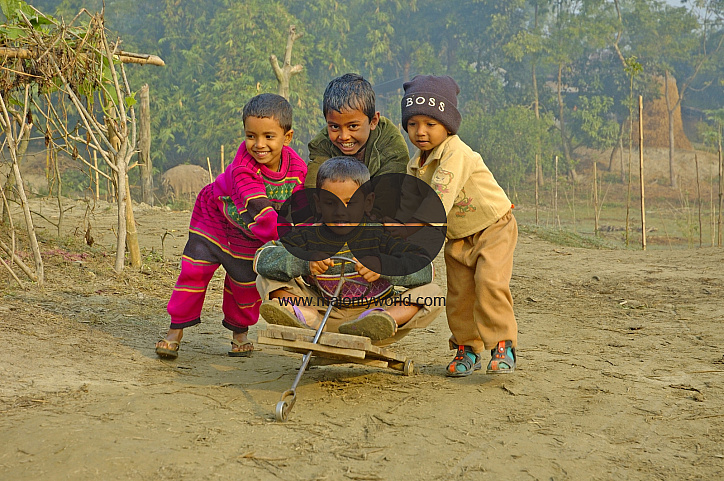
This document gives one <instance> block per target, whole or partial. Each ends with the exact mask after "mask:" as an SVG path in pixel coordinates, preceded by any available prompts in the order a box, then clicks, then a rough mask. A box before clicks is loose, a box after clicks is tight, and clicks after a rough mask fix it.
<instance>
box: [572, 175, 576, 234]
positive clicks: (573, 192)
mask: <svg viewBox="0 0 724 481" xmlns="http://www.w3.org/2000/svg"><path fill="white" fill-rule="evenodd" d="M571 182H572V188H571V208H572V210H573V232H576V177H575V176H574V177H571Z"/></svg>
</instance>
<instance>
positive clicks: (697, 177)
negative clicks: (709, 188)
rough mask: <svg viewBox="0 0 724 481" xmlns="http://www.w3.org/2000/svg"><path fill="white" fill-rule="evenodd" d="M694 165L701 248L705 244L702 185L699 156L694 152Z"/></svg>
mask: <svg viewBox="0 0 724 481" xmlns="http://www.w3.org/2000/svg"><path fill="white" fill-rule="evenodd" d="M694 167H695V168H696V203H697V204H698V205H699V248H701V246H702V244H703V236H704V234H703V232H702V226H701V186H700V185H699V157H698V156H697V155H696V154H694Z"/></svg>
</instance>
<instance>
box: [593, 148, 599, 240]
mask: <svg viewBox="0 0 724 481" xmlns="http://www.w3.org/2000/svg"><path fill="white" fill-rule="evenodd" d="M596 164H597V162H596V161H595V160H594V161H593V235H596V236H597V235H598V172H597V168H596Z"/></svg>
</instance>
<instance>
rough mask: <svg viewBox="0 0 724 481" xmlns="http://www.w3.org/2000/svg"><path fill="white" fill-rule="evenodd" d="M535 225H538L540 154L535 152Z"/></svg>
mask: <svg viewBox="0 0 724 481" xmlns="http://www.w3.org/2000/svg"><path fill="white" fill-rule="evenodd" d="M535 225H538V154H535Z"/></svg>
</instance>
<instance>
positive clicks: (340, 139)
mask: <svg viewBox="0 0 724 481" xmlns="http://www.w3.org/2000/svg"><path fill="white" fill-rule="evenodd" d="M379 121H380V113H379V112H375V115H374V117H372V120H370V119H369V118H368V117H367V115H365V113H364V112H362V111H361V110H345V111H343V112H337V111H336V110H330V111H329V112H327V132H329V140H331V141H332V143H333V144H334V145H336V146H337V148H338V149H339V150H341V151H342V153H343V154H344V155H354V154H356V153H357V152H359V151H360V149H361V148H362V147H364V146H365V144H366V143H367V139H369V138H370V132H372V131H373V130H375V128H377V123H378V122H379Z"/></svg>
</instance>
